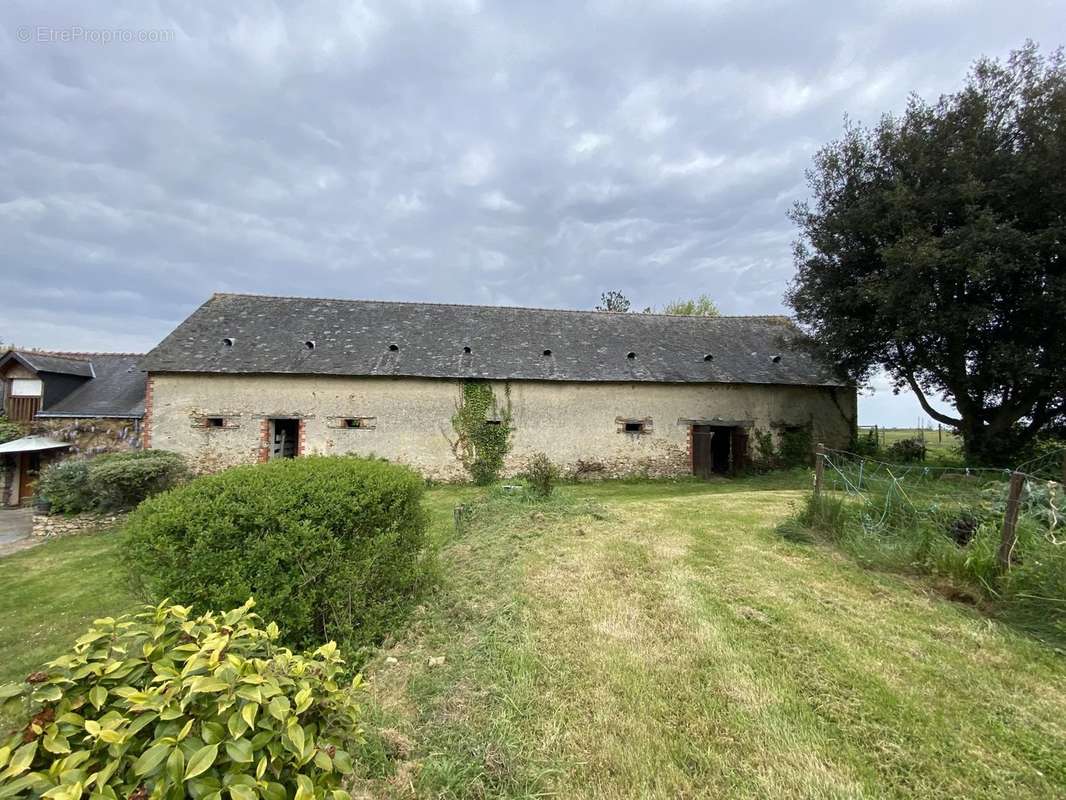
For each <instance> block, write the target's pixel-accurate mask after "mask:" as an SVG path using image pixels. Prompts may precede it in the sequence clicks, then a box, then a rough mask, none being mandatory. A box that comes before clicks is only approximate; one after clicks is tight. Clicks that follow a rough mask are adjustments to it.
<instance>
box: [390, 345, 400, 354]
mask: <svg viewBox="0 0 1066 800" xmlns="http://www.w3.org/2000/svg"><path fill="white" fill-rule="evenodd" d="M399 349H400V346H399V345H398V344H390V345H389V352H390V353H395V352H397V351H399Z"/></svg>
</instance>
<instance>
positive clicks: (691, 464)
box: [141, 294, 856, 480]
mask: <svg viewBox="0 0 1066 800" xmlns="http://www.w3.org/2000/svg"><path fill="white" fill-rule="evenodd" d="M800 339H801V335H800V333H799V331H798V330H797V329H796V328H795V327H794V326H793V325H792V324H791V323H790V322H789V321H788V320H787V319H786V318H784V317H717V318H706V317H683V316H668V315H661V314H619V313H608V312H594V311H560V310H548V309H533V308H504V307H493V306H469V305H444V304H436V303H398V302H376V301H375V302H371V301H359V300H327V299H312V298H298V297H263V296H256V295H238V294H215V295H214V296H212V297H211V298H210V299H209V300H208V301H207V302H206V303H204V304H203V305H202V306H201V307H200V308H198V309H197V310H196V311H195V312H194V313H193V314H192V315H191V316H190V317H189V318H188V319H187V320H185V321H184V322H183V323H181V325H179V326H178V327H177V328H176V329H175V330H174V331H173V332H172V333H171V334H170V335H169V336H167V338H166V339H164V340H163V342H161V343H160V344H159V345H158V346H157V347H156V348H155V349H154V350H152V351H151V352H150V353H148V355H147V356H146V357H145V358H144V360H143V362H142V364H141V366H142V368H143V369H145V370H146V371H147V373H148V381H147V392H146V402H145V409H146V410H145V419H144V432H143V436H144V442H145V445H146V446H150V447H158V448H165V449H167V450H174V451H177V452H179V453H182V454H184V455H185V456H187V457H188V458H189V460H190V463H191V465H192V466H193V468H194V469H196V470H198V471H212V470H218V469H222V468H224V467H228V466H232V465H236V464H246V463H254V462H256V461H265V460H267V459H271V458H284V457H294V456H298V455H303V454H311V453H317V454H345V453H357V454H361V455H375V456H380V457H384V458H387V459H390V460H392V461H396V462H400V463H404V464H408V465H410V466H412V467H414V468H415V469H417V470H419V471H420V472H421V473H422V474H424V475H425V476H426V477H429V478H434V479H441V480H455V479H462V478H464V477H465V476H466V474H465V472H464V469H463V467H462V464H461V461H460V457H459V455H460V445H459V434H458V432H457V429H456V427H455V425H454V424H453V417H455V415H456V412H457V409H458V408H459V406H460V404H461V403H462V402H463V397H464V386H468V385H469V384H471V383H477V384H480V385H481V386H482V387H488V388H490V389H491V392H492V396H493V402H492V405H491V407H489V408H488V409H486V413H485V419H484V424H485V425H507V426H508V427H509V429H510V451H509V453H508V455H507V457H506V461H505V465H504V472H505V473H507V474H514V473H518V472H521V471H522V470H523V468H524V466H525V464H526V463H527V462H528V460H529V458H530V457H531V456H532V455H534V454H535V453H538V452H543V453H545V454H547V456H548V457H549V459H551V461H552V462H554V463H555V464H556V465H558V466H559V467H560V468H562V469H564V470H567V471H570V472H572V473H576V474H578V475H582V474H585V475H599V476H603V477H613V476H625V475H649V476H677V475H688V474H697V475H707V476H709V475H711V474H713V473H729V472H732V471H735V470H736V469H738V468H742V467H743V466H744V465H745V464H746V463H747V462H748V460H749V459H750V457H751V453H752V451H753V446H754V442H755V434H756V433H770V434H772V435H773V436H774V437H780V436H781V435H782V434H783V433H784V432H786V431H804V430H805V431H807V432H809V434H810V436H811V439H812V441H823V442H825V443H827V444H829V445H832V446H836V447H843V446H846V445H847V444H848V442H849V441H850V439H851V437H852V433H853V429H854V425H855V421H856V393H855V388H854V387H853V386H852V385H850V384H848V383H847V382H845V381H843V380H841V379H840V378H839V377H837V376H836V375H835V374H834V373H833V371H832V370H831V369H830V368H829V367H828V366H827V365H824V364H820V363H818V362H817V361H816V360H814V359H813V358H812V357H811V355H809V353H808V352H806V351H805V350H804V349H803V348H802V347H801V346H800Z"/></svg>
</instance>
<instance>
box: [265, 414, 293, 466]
mask: <svg viewBox="0 0 1066 800" xmlns="http://www.w3.org/2000/svg"><path fill="white" fill-rule="evenodd" d="M270 440H271V445H270V457H271V458H296V454H297V453H299V452H300V441H299V440H300V420H298V419H272V420H270Z"/></svg>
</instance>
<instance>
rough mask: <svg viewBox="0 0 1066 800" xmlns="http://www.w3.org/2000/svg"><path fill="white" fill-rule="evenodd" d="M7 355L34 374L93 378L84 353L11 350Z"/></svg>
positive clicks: (91, 369)
mask: <svg viewBox="0 0 1066 800" xmlns="http://www.w3.org/2000/svg"><path fill="white" fill-rule="evenodd" d="M9 355H10V356H12V357H14V358H15V359H17V360H18V361H21V362H22V363H23V364H25V365H26V366H27V367H29V368H30V369H32V370H33V371H34V372H57V373H59V374H60V375H76V376H78V377H80V378H91V377H92V376H93V367H92V363H91V362H90V360H89V357H88V354H86V353H40V352H37V351H34V350H12V351H9Z"/></svg>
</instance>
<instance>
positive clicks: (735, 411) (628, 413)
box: [145, 373, 855, 480]
mask: <svg viewBox="0 0 1066 800" xmlns="http://www.w3.org/2000/svg"><path fill="white" fill-rule="evenodd" d="M493 389H494V392H495V395H496V398H497V400H498V402H499V405H500V410H501V412H502V411H504V410H505V409H507V408H510V413H511V416H512V423H513V428H514V433H513V438H512V442H513V447H512V451H511V453H510V455H509V456H508V458H507V461H506V471H507V472H509V473H514V472H519V471H521V470H522V468H523V467H524V465H525V463H526V462H527V460H528V459H529V457H530V456H531V455H532V454H534V453H536V452H544V453H546V454H547V455H548V457H549V458H550V459H551V460H552V461H553V462H555V463H556V464H557V465H559V466H560V467H562V468H564V469H568V470H569V469H574V468H575V467H576V466H577V465H578V464H579V463H582V462H583V463H586V464H587V463H590V462H594V463H596V464H599V465H601V466H602V467H603V469H602V472H601V474H603V475H628V474H641V473H642V474H648V475H652V476H662V475H680V474H687V473H688V472H689V471H690V456H689V425H688V422H687V420H700V419H704V420H711V419H721V420H735V421H750V422H751V423H753V426H754V427H755V428H758V429H766V430H769V429H771V424H772V423H773V424H790V425H805V424H810V425H812V430H813V434H814V439H815V441H825V442H826V443H827V444H830V445H835V446H844V445H846V444H847V443H848V441H849V440H850V438H851V432H852V426H853V425H854V422H855V393H854V391H851V390H831V389H824V388H815V387H786V386H759V385H747V384H743V385H741V384H736V385H733V384H699V385H696V384H653V383H597V384H592V383H568V382H548V381H543V382H533V381H528V382H523V381H514V382H510V383H507V384H504V383H503V382H493ZM834 391H835V395H836V400H834ZM149 392H150V397H149V399H148V406H149V409H150V413H149V417H148V419H146V422H145V425H146V427H147V437H146V438H148V440H149V441H150V446H151V447H156V448H162V449H167V450H175V451H177V452H179V453H182V454H184V455H185V456H187V457H188V458H189V461H190V464H191V466H192V467H193V469H194V470H196V471H199V472H209V471H215V470H218V469H222V468H224V467H227V466H233V465H236V464H246V463H255V462H256V461H257V460H258V458H259V453H260V446H261V444H262V425H261V423H262V421H263V420H264V419H266V418H271V417H296V418H299V419H301V420H303V422H304V428H303V430H304V442H303V452H304V453H305V454H316V453H317V454H345V453H358V454H362V455H376V456H382V457H385V458H388V459H390V460H393V461H397V462H400V463H404V464H408V465H410V466H412V467H414V468H415V469H417V470H418V471H419V472H421V473H422V474H423V475H425V476H426V477H430V478H434V479H438V480H462V479H464V478H465V477H466V475H465V473H464V471H463V470H462V467H461V466H460V464H459V462H458V460H457V458H456V456H455V452H454V450H453V446H452V443H453V442H454V440H455V431H454V430H453V429H452V425H451V418H452V415H453V414H454V413H455V409H456V403H457V402H458V401H459V397H460V384H459V382H458V381H452V380H431V379H422V378H347V377H333V376H284V375H219V374H211V375H201V374H174V373H153V374H152V375H151V376H150V381H149ZM207 417H222V418H223V419H224V420H225V424H224V425H223V427H206V426H205V425H204V420H205V418H207ZM348 417H364V418H370V419H369V420H368V423H367V424H368V425H369V427H366V428H344V427H342V420H343V419H344V418H348ZM648 418H650V420H651V425H650V430H649V431H648V432H646V433H623V432H621V427H622V426H621V424H620V422H619V421H620V420H622V419H648Z"/></svg>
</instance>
